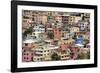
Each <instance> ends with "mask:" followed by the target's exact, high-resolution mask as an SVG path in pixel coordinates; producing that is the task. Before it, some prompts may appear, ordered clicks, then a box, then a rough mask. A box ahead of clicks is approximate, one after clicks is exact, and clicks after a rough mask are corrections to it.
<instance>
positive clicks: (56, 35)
mask: <svg viewBox="0 0 100 73" xmlns="http://www.w3.org/2000/svg"><path fill="white" fill-rule="evenodd" d="M54 39H55V40H60V39H61V30H60V29H59V28H55V29H54Z"/></svg>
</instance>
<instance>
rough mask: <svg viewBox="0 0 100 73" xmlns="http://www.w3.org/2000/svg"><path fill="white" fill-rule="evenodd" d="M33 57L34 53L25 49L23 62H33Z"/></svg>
mask: <svg viewBox="0 0 100 73" xmlns="http://www.w3.org/2000/svg"><path fill="white" fill-rule="evenodd" d="M32 57H33V52H32V51H30V50H25V49H23V53H22V61H23V62H30V61H32Z"/></svg>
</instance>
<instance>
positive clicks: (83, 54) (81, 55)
mask: <svg viewBox="0 0 100 73" xmlns="http://www.w3.org/2000/svg"><path fill="white" fill-rule="evenodd" d="M78 59H90V52H87V53H83V52H81V53H79V54H78Z"/></svg>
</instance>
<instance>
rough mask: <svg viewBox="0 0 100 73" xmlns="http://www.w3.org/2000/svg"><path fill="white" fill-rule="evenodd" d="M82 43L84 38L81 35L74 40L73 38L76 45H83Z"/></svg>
mask: <svg viewBox="0 0 100 73" xmlns="http://www.w3.org/2000/svg"><path fill="white" fill-rule="evenodd" d="M83 43H84V39H83V37H82V36H80V37H78V38H77V39H76V40H75V44H76V45H78V46H83Z"/></svg>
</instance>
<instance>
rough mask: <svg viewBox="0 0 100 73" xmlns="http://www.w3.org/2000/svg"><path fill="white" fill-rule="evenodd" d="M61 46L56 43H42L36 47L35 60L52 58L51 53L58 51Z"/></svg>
mask: <svg viewBox="0 0 100 73" xmlns="http://www.w3.org/2000/svg"><path fill="white" fill-rule="evenodd" d="M58 48H59V47H57V46H54V45H49V44H46V45H40V46H38V47H37V48H36V49H35V55H34V56H33V61H44V60H45V61H48V60H51V57H50V56H51V54H52V53H53V52H54V51H57V49H58Z"/></svg>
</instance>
